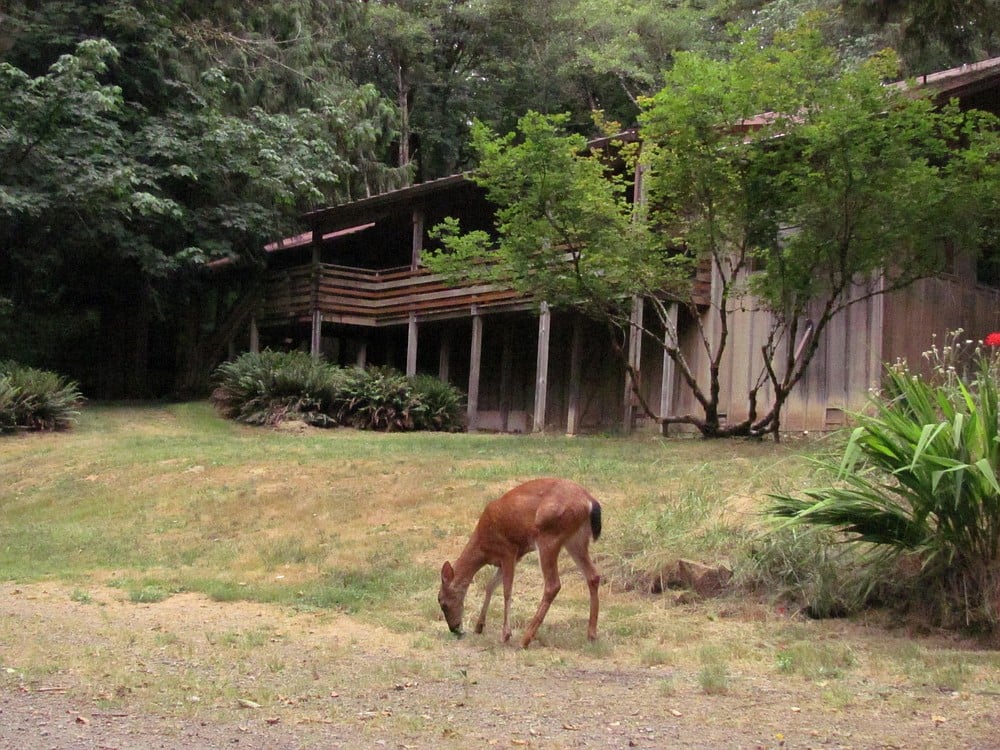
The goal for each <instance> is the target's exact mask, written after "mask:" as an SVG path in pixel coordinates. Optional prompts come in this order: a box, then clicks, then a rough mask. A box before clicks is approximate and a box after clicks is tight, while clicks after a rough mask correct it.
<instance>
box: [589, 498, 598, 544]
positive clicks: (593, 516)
mask: <svg viewBox="0 0 1000 750" xmlns="http://www.w3.org/2000/svg"><path fill="white" fill-rule="evenodd" d="M590 533H591V534H593V536H594V541H595V542H596V541H597V540H598V539H600V538H601V504H600V503H599V502H597V501H596V500H594V499H591V501H590Z"/></svg>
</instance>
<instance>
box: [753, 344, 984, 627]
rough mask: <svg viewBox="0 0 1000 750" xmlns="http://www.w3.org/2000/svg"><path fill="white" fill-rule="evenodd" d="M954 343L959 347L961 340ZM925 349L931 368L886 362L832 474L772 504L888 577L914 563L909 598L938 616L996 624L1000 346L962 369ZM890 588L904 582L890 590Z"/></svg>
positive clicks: (952, 622)
mask: <svg viewBox="0 0 1000 750" xmlns="http://www.w3.org/2000/svg"><path fill="white" fill-rule="evenodd" d="M956 351H957V350H956ZM956 351H952V352H950V353H949V352H948V351H947V350H946V351H945V355H946V356H944V357H942V356H941V354H940V353H936V352H932V356H931V362H932V365H933V374H932V375H929V376H921V375H917V374H914V373H913V372H911V371H910V370H909V369H908V368H907V367H906V366H905V365H904V364H899V365H897V366H895V367H892V368H890V369H889V370H888V372H887V375H886V381H885V384H884V388H883V391H882V392H881V393H880V394H879V395H878V396H877V397H874V398H873V399H872V409H871V411H870V412H869V413H866V414H859V415H857V417H856V419H857V424H858V426H857V427H856V428H855V429H854V431H853V432H852V434H851V436H850V439H849V441H848V443H847V447H846V449H845V451H844V455H843V458H842V460H841V461H840V463H839V465H829V464H828V468H831V469H832V470H834V471H835V472H836V482H835V483H834V484H833V485H831V486H829V487H824V488H820V489H812V490H808V491H806V492H804V493H803V494H804V497H795V496H791V495H779V496H774V498H773V499H774V504H773V505H772V507H771V509H770V512H771V513H772V514H773V515H774V516H777V517H779V518H782V519H788V522H789V523H791V524H792V525H809V526H814V527H823V528H827V529H830V530H833V531H836V532H838V533H839V534H842V535H843V537H842V538H843V539H844V540H845V541H847V542H852V543H856V544H860V545H863V546H864V549H865V554H866V555H867V557H868V558H869V560H870V561H871V562H873V563H887V564H881V565H876V567H877V569H878V570H880V571H881V574H882V578H883V581H884V580H885V579H887V578H888V579H891V578H894V577H895V578H898V577H899V576H900V575H901V574H902V573H903V572H904V571H906V570H909V571H911V574H912V576H913V577H914V582H915V583H916V584H917V585H916V586H913V587H911V588H910V589H909V590H910V591H912V592H915V593H914V595H913V598H914V599H918V598H919V601H911V602H909V603H910V604H914V605H921V606H926V605H927V604H933V605H934V607H933V609H932V614H933V615H934V617H935V619H936V620H937V621H938V622H940V623H941V624H946V625H959V626H967V627H975V628H984V629H987V630H991V631H993V632H996V631H997V630H998V627H997V626H998V623H1000V482H998V478H997V470H998V465H1000V428H998V423H997V420H998V387H997V378H998V374H1000V367H998V365H1000V357H998V354H997V351H998V350H992V351H990V350H987V351H985V352H984V351H979V352H978V353H977V356H975V357H974V358H973V361H972V364H971V365H970V366H969V367H967V368H963V367H961V366H959V365H960V363H959V362H958V360H957V358H956V357H955V356H954V355H955V354H956ZM896 590H897V591H899V590H901V589H898V588H897V589H896Z"/></svg>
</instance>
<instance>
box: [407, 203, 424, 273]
mask: <svg viewBox="0 0 1000 750" xmlns="http://www.w3.org/2000/svg"><path fill="white" fill-rule="evenodd" d="M412 248H413V249H412V253H411V255H410V269H411V270H413V271H416V270H417V269H418V268H420V254H421V253H422V252H423V251H424V212H423V211H421V210H420V209H414V211H413V245H412Z"/></svg>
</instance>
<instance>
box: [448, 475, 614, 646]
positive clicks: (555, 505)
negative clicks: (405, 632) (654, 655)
mask: <svg viewBox="0 0 1000 750" xmlns="http://www.w3.org/2000/svg"><path fill="white" fill-rule="evenodd" d="M600 535H601V504H600V503H598V502H597V500H595V499H594V498H593V497H592V496H591V494H590V493H589V492H587V490H585V489H584V488H583V487H581V486H580V485H578V484H576V483H575V482H570V481H569V480H566V479H533V480H531V481H530V482H525V483H524V484H522V485H519V486H518V487H515V488H514V489H512V490H511V491H510V492H508V493H507V494H505V495H504V496H503V497H501V498H499V499H497V500H494V501H493V502H491V503H490V504H489V505H487V506H486V509H485V510H484V511H483V514H482V515H481V516H480V517H479V523H477V524H476V528H475V531H473V532H472V537H471V538H470V539H469V541H468V543H467V544H466V545H465V549H464V550H462V554H461V555H459V556H458V559H457V560H455V565H454V566H452V564H451V563H450V562H446V563H445V564H444V566H443V567H442V568H441V591H440V592H439V593H438V603H439V604H440V605H441V611H442V612H444V619H445V621H446V622H447V623H448V627H449V628H450V629H451V632H453V633H455V634H456V635H461V634H462V612H463V610H464V607H465V594H466V592H467V591H468V589H469V584H470V583H471V582H472V578H473V576H475V575H476V573H477V572H479V570H480V569H481V568H483V567H484V566H486V565H495V566H496V567H497V568H498V570H497V573H496V575H495V576H494V577H493V578H492V580H490V582H489V583H488V584H487V585H486V600H485V601H484V602H483V608H482V611H480V613H479V619H478V620H477V621H476V632H477V633H482V632H483V628H484V627H485V625H486V610H487V609H489V606H490V598H491V597H492V596H493V592H494V591H495V590H496V587H497V585H499V583H500V582H501V581H503V630H502V632H501V640H502V641H503V642H505V643H506V642H507V641H508V640H510V596H511V589H512V588H513V585H514V566H515V565H517V561H518V560H520V559H521V558H522V557H524V555H526V554H527V553H528V552H530V551H531V550H533V549H534V550H538V559H539V562H540V563H541V567H542V575H543V576H544V578H545V590H544V592H543V593H542V601H541V602H540V603H539V605H538V611H536V612H535V616H534V618H533V619H532V620H531V623H530V624H529V625H528V629H527V630H526V631H525V633H524V639H523V640H522V642H521V645H522V646H523V647H527V645H528V644H529V643H531V641H532V639H533V638H534V637H535V632H536V631H537V630H538V626H539V625H541V624H542V620H544V619H545V613H546V612H548V611H549V605H551V604H552V600H553V599H555V598H556V594H558V593H559V589H560V587H561V584H560V583H559V564H558V563H559V552H560V550H562V549H563V548H564V547H565V548H566V551H567V552H569V554H570V557H572V558H573V560H574V562H576V565H577V567H578V568H579V569H580V572H581V573H583V577H584V578H585V579H586V580H587V586H588V588H589V589H590V621H589V623H588V624H587V637H588V638H590V639H591V640H594V639H595V638H597V612H598V601H597V587H598V585H599V584H600V582H601V577H600V575H599V574H598V572H597V568H595V567H594V564H593V563H592V562H591V561H590V555H589V554H588V552H587V548H588V547H589V546H590V539H591V537H593V538H594V540H595V541H596V540H597V538H598V537H599V536H600Z"/></svg>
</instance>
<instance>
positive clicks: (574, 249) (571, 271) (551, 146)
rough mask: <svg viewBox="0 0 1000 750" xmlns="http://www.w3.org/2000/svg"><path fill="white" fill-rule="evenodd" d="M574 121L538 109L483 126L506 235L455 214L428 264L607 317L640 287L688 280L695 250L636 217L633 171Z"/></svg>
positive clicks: (483, 155)
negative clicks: (669, 250)
mask: <svg viewBox="0 0 1000 750" xmlns="http://www.w3.org/2000/svg"><path fill="white" fill-rule="evenodd" d="M565 124H566V118H565V117H564V116H545V115H541V114H538V113H536V112H529V113H528V114H527V115H525V116H524V117H522V118H521V119H520V120H519V122H518V127H519V132H518V133H508V134H506V135H503V136H500V135H497V134H496V133H494V132H493V131H492V130H490V129H489V128H487V127H486V126H485V125H482V124H477V125H476V126H475V127H474V129H473V144H474V146H475V148H476V151H477V153H478V154H479V159H480V165H479V168H478V169H477V171H476V172H475V174H474V179H475V180H476V181H477V182H478V183H479V184H481V185H483V186H484V187H485V188H486V192H487V196H488V197H489V199H490V200H491V201H492V202H493V203H495V204H496V205H497V206H498V207H499V208H498V210H497V215H496V227H497V233H498V238H497V240H496V241H495V242H494V241H493V240H492V238H491V237H490V236H489V235H488V234H486V233H485V232H470V233H468V234H462V233H461V228H460V227H459V226H458V225H457V223H456V222H454V221H449V222H445V223H444V224H442V225H440V226H438V227H437V228H436V232H437V235H438V236H439V237H440V238H441V240H442V244H443V246H444V249H443V250H442V251H440V252H438V253H436V254H434V255H432V256H431V257H429V258H428V259H427V264H428V266H429V267H430V268H432V269H433V270H435V271H438V272H440V273H444V274H445V275H446V276H448V277H450V278H452V279H455V280H459V279H463V278H468V277H469V276H470V275H472V276H477V275H478V276H480V277H482V278H484V279H486V280H490V281H495V282H498V283H503V284H508V285H511V286H513V287H514V288H516V289H518V290H519V291H522V292H524V293H529V294H533V295H534V296H535V297H536V298H537V299H541V300H545V301H547V302H548V303H549V304H552V305H575V306H579V307H582V308H583V309H585V310H586V311H587V312H589V313H590V314H591V315H593V316H594V317H595V318H598V319H613V320H617V319H620V317H621V316H622V315H623V314H624V315H626V316H627V310H628V296H629V295H630V294H633V293H639V292H641V291H648V290H651V289H660V290H662V289H665V288H670V287H673V286H687V285H688V273H687V272H688V270H689V266H688V265H687V264H686V263H685V262H684V261H685V258H684V257H683V256H682V255H670V254H666V253H663V252H662V248H659V247H657V246H656V244H655V242H654V236H653V234H652V233H651V232H650V231H649V227H648V226H647V225H646V224H645V223H644V222H639V221H635V220H634V219H633V208H632V204H631V202H630V200H629V198H628V187H629V185H628V184H627V182H626V181H625V179H624V178H623V177H622V175H621V174H620V173H616V172H614V171H612V170H611V169H610V168H609V166H608V164H607V159H606V155H605V154H604V153H602V152H601V151H600V150H597V149H594V150H588V148H587V142H586V140H585V139H584V138H583V137H582V136H578V135H573V134H570V133H567V132H566V131H565Z"/></svg>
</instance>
